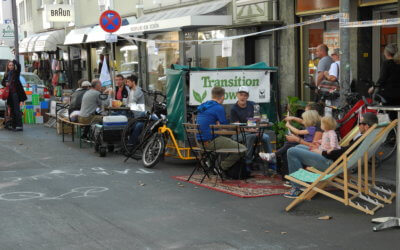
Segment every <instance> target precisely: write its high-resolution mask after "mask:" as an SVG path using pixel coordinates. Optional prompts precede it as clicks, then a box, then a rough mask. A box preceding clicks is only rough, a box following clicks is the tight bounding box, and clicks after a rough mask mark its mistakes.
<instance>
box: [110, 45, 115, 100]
mask: <svg viewBox="0 0 400 250" xmlns="http://www.w3.org/2000/svg"><path fill="white" fill-rule="evenodd" d="M111 60H112V69H111V82H112V88H113V91H115V81H114V78H115V65H114V61H115V58H114V43H113V42H112V43H111ZM112 99H113V100H115V93H114V94H113V98H112Z"/></svg>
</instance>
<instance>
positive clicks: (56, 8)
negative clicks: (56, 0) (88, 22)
mask: <svg viewBox="0 0 400 250" xmlns="http://www.w3.org/2000/svg"><path fill="white" fill-rule="evenodd" d="M45 9H46V13H47V21H48V22H74V21H75V10H74V6H73V5H68V4H49V5H46V7H45Z"/></svg>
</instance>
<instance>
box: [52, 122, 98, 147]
mask: <svg viewBox="0 0 400 250" xmlns="http://www.w3.org/2000/svg"><path fill="white" fill-rule="evenodd" d="M57 119H58V121H60V123H61V134H62V141H63V142H64V141H65V132H64V124H69V125H70V126H71V127H72V141H75V140H74V139H75V138H74V137H75V136H74V134H75V129H74V128H75V126H76V127H77V136H78V137H79V147H80V148H82V141H83V140H82V128H85V127H89V126H90V124H83V123H79V122H72V121H70V120H69V119H68V118H67V117H60V116H58V117H57Z"/></svg>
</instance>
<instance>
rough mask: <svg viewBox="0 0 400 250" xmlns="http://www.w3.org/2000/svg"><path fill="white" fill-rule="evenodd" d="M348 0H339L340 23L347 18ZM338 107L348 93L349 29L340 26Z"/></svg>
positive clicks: (343, 103) (341, 104)
mask: <svg viewBox="0 0 400 250" xmlns="http://www.w3.org/2000/svg"><path fill="white" fill-rule="evenodd" d="M349 15H350V0H340V21H339V22H340V23H342V22H344V21H348V20H349ZM339 78H340V107H343V106H344V105H345V103H346V94H347V93H350V30H349V29H348V28H340V76H339Z"/></svg>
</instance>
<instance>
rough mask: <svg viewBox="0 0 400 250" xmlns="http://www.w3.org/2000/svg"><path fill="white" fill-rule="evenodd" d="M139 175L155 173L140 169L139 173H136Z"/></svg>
mask: <svg viewBox="0 0 400 250" xmlns="http://www.w3.org/2000/svg"><path fill="white" fill-rule="evenodd" d="M136 173H137V174H154V172H153V171H149V170H144V169H143V168H139V170H138V171H136Z"/></svg>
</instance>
